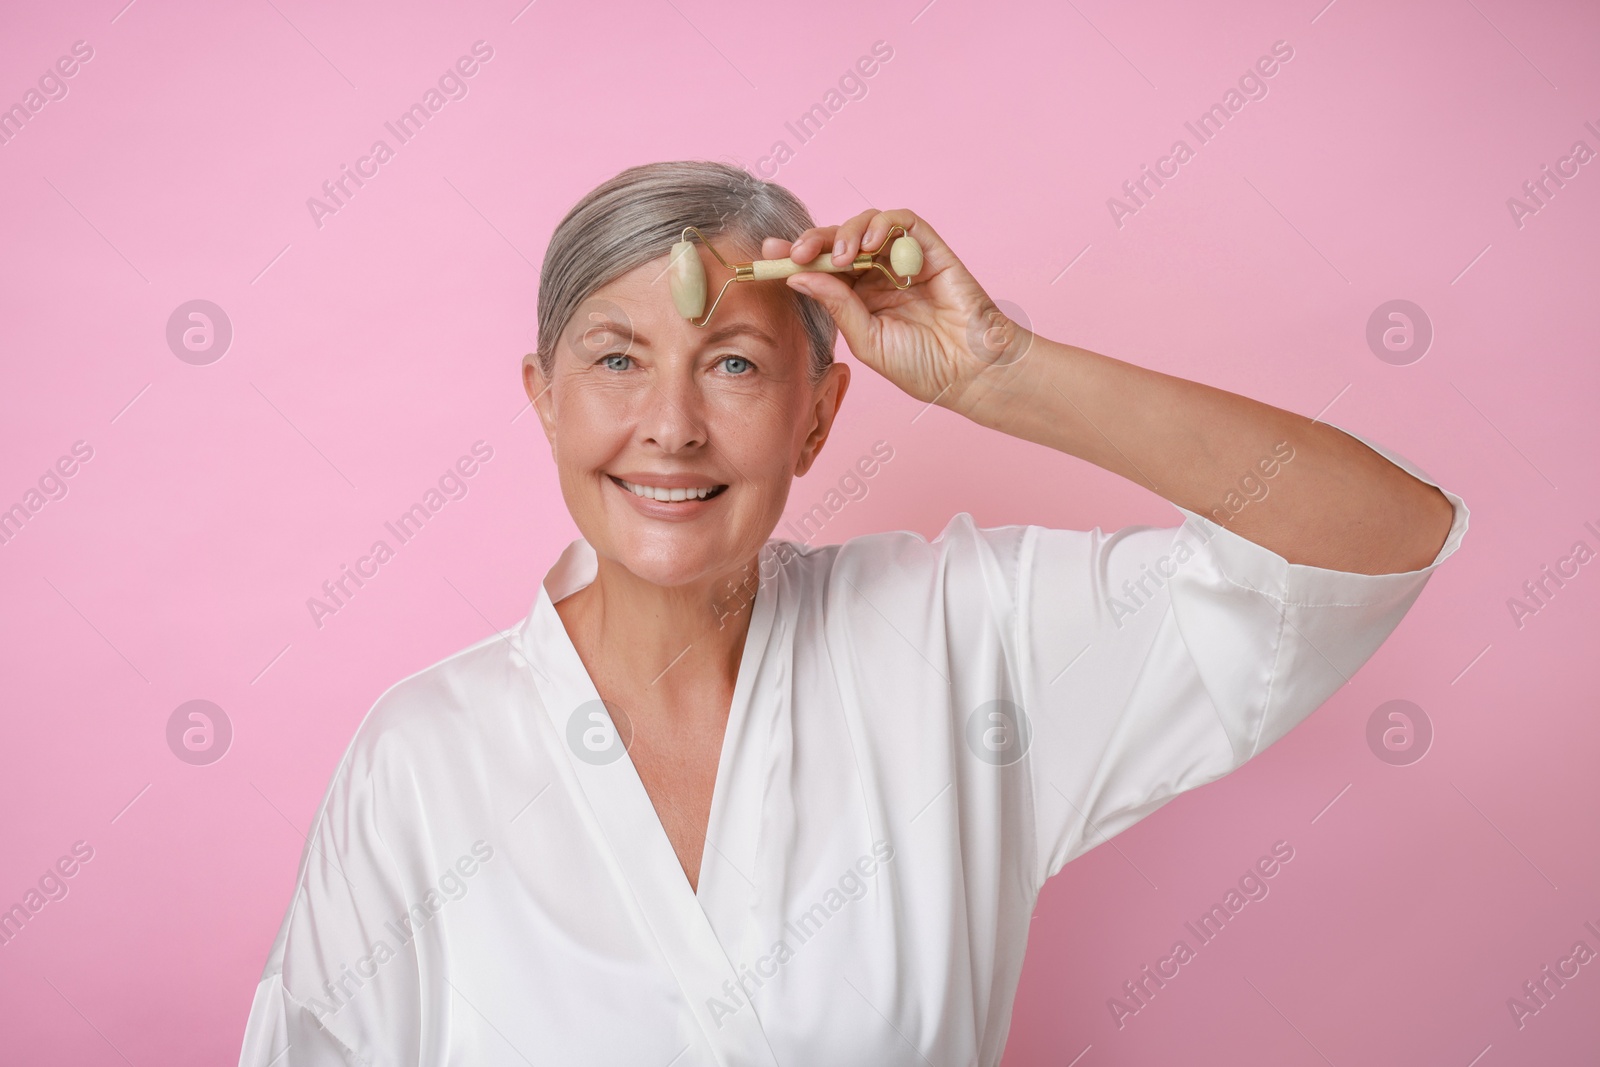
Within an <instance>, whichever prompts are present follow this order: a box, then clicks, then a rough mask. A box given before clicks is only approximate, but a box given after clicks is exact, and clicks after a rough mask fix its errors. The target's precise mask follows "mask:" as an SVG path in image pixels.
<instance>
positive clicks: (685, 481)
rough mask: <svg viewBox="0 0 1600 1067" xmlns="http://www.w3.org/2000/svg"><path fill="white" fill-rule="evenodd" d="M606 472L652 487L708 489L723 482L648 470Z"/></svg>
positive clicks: (614, 476)
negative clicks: (653, 472)
mask: <svg viewBox="0 0 1600 1067" xmlns="http://www.w3.org/2000/svg"><path fill="white" fill-rule="evenodd" d="M606 474H607V475H608V476H609V477H612V478H621V479H622V480H623V481H625V482H632V483H633V484H634V485H648V486H649V487H650V488H652V489H710V488H713V487H714V486H718V485H723V484H725V483H723V482H718V481H713V480H712V479H710V478H704V477H699V476H696V475H693V474H652V473H651V472H650V471H607V472H606Z"/></svg>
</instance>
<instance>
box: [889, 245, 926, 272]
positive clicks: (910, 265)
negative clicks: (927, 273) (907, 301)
mask: <svg viewBox="0 0 1600 1067" xmlns="http://www.w3.org/2000/svg"><path fill="white" fill-rule="evenodd" d="M889 266H891V267H893V268H894V272H895V273H896V274H898V275H899V276H900V277H902V278H914V277H916V276H917V274H919V273H920V272H921V271H922V246H921V245H919V244H917V241H916V238H914V237H896V238H895V240H894V244H892V245H890V246H889Z"/></svg>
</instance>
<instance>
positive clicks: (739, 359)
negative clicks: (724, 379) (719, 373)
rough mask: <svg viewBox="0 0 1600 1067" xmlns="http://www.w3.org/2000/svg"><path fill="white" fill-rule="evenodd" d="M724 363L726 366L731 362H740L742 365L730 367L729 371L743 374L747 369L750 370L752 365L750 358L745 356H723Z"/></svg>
mask: <svg viewBox="0 0 1600 1067" xmlns="http://www.w3.org/2000/svg"><path fill="white" fill-rule="evenodd" d="M722 363H723V365H724V366H726V365H727V364H729V363H737V364H740V366H738V367H729V368H728V371H729V373H731V374H743V373H744V372H745V371H746V370H748V369H749V368H750V367H751V366H752V364H751V362H750V361H749V360H748V359H745V358H744V357H743V356H723V357H722Z"/></svg>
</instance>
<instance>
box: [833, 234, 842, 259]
mask: <svg viewBox="0 0 1600 1067" xmlns="http://www.w3.org/2000/svg"><path fill="white" fill-rule="evenodd" d="M833 254H834V255H836V256H838V255H843V254H844V238H842V237H841V238H840V239H839V240H837V241H835V242H833Z"/></svg>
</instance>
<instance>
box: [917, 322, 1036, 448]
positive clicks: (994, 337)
mask: <svg viewBox="0 0 1600 1067" xmlns="http://www.w3.org/2000/svg"><path fill="white" fill-rule="evenodd" d="M963 340H964V344H963V345H962V347H961V348H960V349H959V350H958V351H957V352H956V353H955V359H954V361H953V362H954V370H953V373H952V375H951V382H950V385H949V386H948V387H947V388H946V389H945V391H944V393H943V394H942V395H941V396H940V398H939V399H938V400H937V401H936V402H937V403H938V404H939V405H940V406H941V407H945V408H948V409H949V410H951V411H954V412H956V413H957V414H960V415H964V416H966V417H967V418H969V419H972V420H973V421H975V422H979V423H982V424H984V425H987V426H996V425H997V424H998V423H999V422H1001V421H1003V419H1004V414H1005V411H1006V409H1007V408H1008V407H1009V406H1010V404H1011V400H1012V398H1013V396H1014V394H1015V392H1016V386H1017V384H1018V382H1019V380H1020V379H1021V378H1023V377H1024V376H1025V375H1026V373H1027V371H1029V370H1031V369H1032V368H1031V366H1028V364H1031V363H1032V362H1036V361H1037V359H1038V356H1037V354H1036V349H1037V348H1038V347H1039V345H1040V343H1041V342H1042V341H1043V339H1042V338H1040V337H1038V336H1036V335H1035V334H1034V333H1032V332H1031V331H1029V330H1027V329H1025V328H1024V327H1022V326H1020V325H1019V324H1018V323H1017V322H1016V321H1015V320H1013V319H1011V318H1009V317H1007V316H1006V315H1005V314H1003V313H1002V312H1001V311H1000V310H999V309H998V308H997V307H995V305H994V304H993V303H987V304H986V306H985V307H983V308H980V309H979V311H977V312H976V313H974V315H973V316H972V319H971V320H970V322H969V323H968V326H967V330H966V336H965V338H964V339H963ZM1025 361H1026V362H1025Z"/></svg>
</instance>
